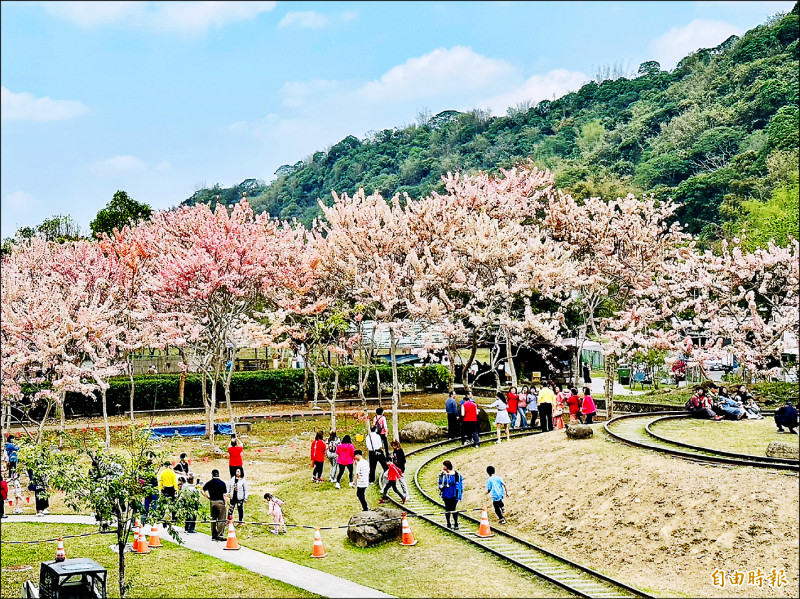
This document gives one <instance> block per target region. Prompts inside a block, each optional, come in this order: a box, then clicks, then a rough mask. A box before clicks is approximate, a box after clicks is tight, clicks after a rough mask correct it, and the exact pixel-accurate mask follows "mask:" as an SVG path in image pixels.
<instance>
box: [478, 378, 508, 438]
mask: <svg viewBox="0 0 800 599" xmlns="http://www.w3.org/2000/svg"><path fill="white" fill-rule="evenodd" d="M482 407H484V408H497V414H496V415H495V417H494V426H495V428H496V429H497V441H496V442H495V443H496V444H497V445H499V444H500V437H501V434H500V430H501V429H502V428H503V427H505V429H506V441H511V436H510V433H509V425H510V423H511V419H510V418H509V414H508V404H507V403H506V402H505V395H504V394H503V392H502V391H498V392H497V398H496V399H495V400H494V401H493V402H492V403H490V404H489V405H488V406H482Z"/></svg>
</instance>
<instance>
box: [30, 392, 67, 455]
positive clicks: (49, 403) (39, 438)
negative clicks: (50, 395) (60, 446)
mask: <svg viewBox="0 0 800 599" xmlns="http://www.w3.org/2000/svg"><path fill="white" fill-rule="evenodd" d="M61 403H62V404H63V403H64V402H63V401H62V402H61ZM52 407H53V400H52V399H50V400H48V401H47V409H46V410H45V411H44V417H43V418H42V422H41V423H39V431H38V432H37V433H36V444H37V445H39V444H40V443H41V442H42V433H43V432H44V423H45V422H47V417H48V416H49V415H50V409H51V408H52Z"/></svg>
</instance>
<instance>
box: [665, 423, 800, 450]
mask: <svg viewBox="0 0 800 599" xmlns="http://www.w3.org/2000/svg"><path fill="white" fill-rule="evenodd" d="M651 429H652V430H653V432H654V433H657V434H659V435H661V436H663V437H666V438H668V439H671V440H674V441H680V442H682V443H691V444H692V445H698V446H701V447H708V448H711V449H717V450H720V451H733V452H736V453H747V454H751V455H759V456H763V455H765V453H764V450H765V449H766V448H767V446H768V445H769V444H770V442H772V441H782V442H784V443H795V444H796V443H797V442H798V439H797V435H789V434H782V435H781V434H778V433H777V432H775V431H776V428H775V423H774V421H773V420H772V418H770V417H767V418H765V419H764V420H739V421H732V420H731V421H728V420H722V421H720V422H711V421H709V420H697V419H694V418H691V419H683V420H667V421H666V422H660V423H658V424H656V425H654V426H652V427H651Z"/></svg>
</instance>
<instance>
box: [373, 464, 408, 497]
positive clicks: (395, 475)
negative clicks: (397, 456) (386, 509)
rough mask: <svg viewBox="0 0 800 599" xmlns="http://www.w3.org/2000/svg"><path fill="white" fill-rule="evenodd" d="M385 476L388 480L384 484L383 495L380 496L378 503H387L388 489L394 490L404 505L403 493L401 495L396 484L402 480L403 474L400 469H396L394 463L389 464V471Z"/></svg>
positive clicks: (404, 495)
mask: <svg viewBox="0 0 800 599" xmlns="http://www.w3.org/2000/svg"><path fill="white" fill-rule="evenodd" d="M387 475H388V478H389V480H388V482H387V483H386V485H385V486H384V487H383V495H382V496H381V499H380V501H379V502H378V503H386V502H387V501H389V489H390V488H391V489H394V492H395V493H397V495H398V497H400V499H402V501H403V503H405V502H406V494H405V493H401V492H400V491H399V490H398V489H397V483H398V481H400V480H402V479H403V473H402V472H401V471H400V468H398V467H397V465H396V464H395V463H394V462H392V463H391V464H389V470H388V471H387Z"/></svg>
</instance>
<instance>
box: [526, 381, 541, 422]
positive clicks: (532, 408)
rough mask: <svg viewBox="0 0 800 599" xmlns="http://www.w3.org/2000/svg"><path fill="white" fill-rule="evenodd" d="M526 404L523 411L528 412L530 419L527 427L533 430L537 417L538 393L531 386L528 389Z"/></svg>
mask: <svg viewBox="0 0 800 599" xmlns="http://www.w3.org/2000/svg"><path fill="white" fill-rule="evenodd" d="M527 404H528V405H527V407H526V408H525V409H526V411H527V412H528V417H529V418H530V420H529V421H528V426H529V427H530V428H533V427H535V426H536V418H537V417H538V415H539V400H538V393H537V391H536V388H535V387H534V386H533V385H531V388H530V389H528V398H527Z"/></svg>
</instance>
